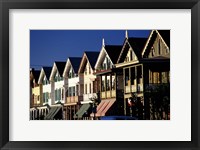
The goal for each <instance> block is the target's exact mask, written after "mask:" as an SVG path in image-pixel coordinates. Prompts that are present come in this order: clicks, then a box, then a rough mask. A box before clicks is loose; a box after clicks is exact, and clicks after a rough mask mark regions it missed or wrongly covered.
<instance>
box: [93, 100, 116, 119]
mask: <svg viewBox="0 0 200 150" xmlns="http://www.w3.org/2000/svg"><path fill="white" fill-rule="evenodd" d="M115 101H116V99H109V100H102V101H101V103H100V104H99V105H98V106H97V113H96V114H95V116H96V117H100V116H105V114H106V112H107V111H108V110H109V108H110V107H111V106H112V105H113V104H114V102H115ZM90 116H91V117H94V113H92V114H91V115H90Z"/></svg>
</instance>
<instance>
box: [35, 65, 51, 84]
mask: <svg viewBox="0 0 200 150" xmlns="http://www.w3.org/2000/svg"><path fill="white" fill-rule="evenodd" d="M51 70H52V67H42V68H41V71H40V75H39V79H38V84H41V83H42V82H43V79H44V77H46V79H47V80H49V78H50V75H51Z"/></svg>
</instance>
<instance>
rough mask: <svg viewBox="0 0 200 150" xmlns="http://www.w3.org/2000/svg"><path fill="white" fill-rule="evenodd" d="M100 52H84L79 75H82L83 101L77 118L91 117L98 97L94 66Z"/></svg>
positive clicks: (76, 115)
mask: <svg viewBox="0 0 200 150" xmlns="http://www.w3.org/2000/svg"><path fill="white" fill-rule="evenodd" d="M98 55H99V52H92V51H86V52H84V54H83V57H82V60H81V63H80V67H79V70H78V75H79V76H80V77H81V80H80V88H82V89H84V90H83V101H81V107H80V109H79V111H78V112H77V113H76V114H75V116H74V117H75V118H76V119H81V118H85V119H89V118H90V113H91V104H92V103H93V100H94V99H95V98H96V97H97V92H98V86H97V84H98V79H97V78H96V75H94V70H95V69H94V66H95V64H96V60H97V58H98Z"/></svg>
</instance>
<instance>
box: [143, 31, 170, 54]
mask: <svg viewBox="0 0 200 150" xmlns="http://www.w3.org/2000/svg"><path fill="white" fill-rule="evenodd" d="M169 53H170V30H152V32H151V34H150V36H149V38H148V41H147V43H146V45H145V47H144V49H143V52H142V56H143V58H156V57H166V58H169Z"/></svg>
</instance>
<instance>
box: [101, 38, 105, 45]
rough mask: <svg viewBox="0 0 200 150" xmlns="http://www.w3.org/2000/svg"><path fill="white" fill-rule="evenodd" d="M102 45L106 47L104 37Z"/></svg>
mask: <svg viewBox="0 0 200 150" xmlns="http://www.w3.org/2000/svg"><path fill="white" fill-rule="evenodd" d="M102 47H105V41H104V38H103V39H102Z"/></svg>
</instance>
